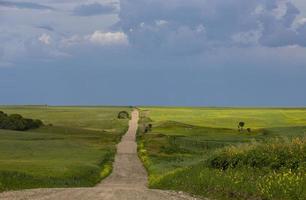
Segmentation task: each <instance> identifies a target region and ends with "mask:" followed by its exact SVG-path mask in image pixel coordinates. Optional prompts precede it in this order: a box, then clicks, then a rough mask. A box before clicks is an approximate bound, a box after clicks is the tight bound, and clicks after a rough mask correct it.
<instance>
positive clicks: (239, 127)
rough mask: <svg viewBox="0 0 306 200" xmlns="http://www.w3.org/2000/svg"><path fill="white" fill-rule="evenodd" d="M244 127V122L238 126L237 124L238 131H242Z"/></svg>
mask: <svg viewBox="0 0 306 200" xmlns="http://www.w3.org/2000/svg"><path fill="white" fill-rule="evenodd" d="M244 125H245V123H244V122H239V124H238V129H239V131H243V127H244Z"/></svg>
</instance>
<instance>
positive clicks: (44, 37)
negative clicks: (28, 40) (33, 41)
mask: <svg viewBox="0 0 306 200" xmlns="http://www.w3.org/2000/svg"><path fill="white" fill-rule="evenodd" d="M38 40H39V41H40V42H41V43H43V44H46V45H49V44H51V36H50V35H48V34H46V33H44V34H42V35H41V36H40V37H39V38H38Z"/></svg>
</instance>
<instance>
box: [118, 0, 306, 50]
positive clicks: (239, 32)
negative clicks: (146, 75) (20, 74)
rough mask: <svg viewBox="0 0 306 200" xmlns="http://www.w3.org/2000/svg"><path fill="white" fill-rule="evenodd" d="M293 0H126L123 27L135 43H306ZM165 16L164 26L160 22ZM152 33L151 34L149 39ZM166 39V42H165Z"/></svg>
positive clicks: (215, 45) (210, 45)
mask: <svg viewBox="0 0 306 200" xmlns="http://www.w3.org/2000/svg"><path fill="white" fill-rule="evenodd" d="M299 14H300V11H299V10H298V8H297V7H296V6H295V5H294V4H293V3H292V2H291V1H289V0H249V1H245V0H227V1H224V0H215V1H203V0H192V1H184V0H170V1H163V0H155V1H151V0H122V1H121V11H120V15H119V16H120V26H121V27H122V28H123V30H124V31H125V32H126V33H127V34H128V35H129V37H130V38H131V41H132V42H134V44H135V45H137V46H145V47H151V46H153V47H154V48H155V47H156V46H158V47H164V46H167V47H169V46H171V45H173V44H177V45H174V46H175V47H174V48H171V50H173V49H177V47H180V46H182V45H183V46H187V47H186V48H190V47H188V44H184V43H183V44H181V42H182V41H188V43H189V44H191V45H190V46H192V47H194V50H196V49H199V46H201V47H202V49H207V48H208V47H212V48H215V47H220V46H222V47H226V46H239V45H244V46H246V45H262V46H267V47H282V46H290V45H299V46H306V44H305V41H306V40H305V36H306V31H305V30H306V28H305V27H306V23H305V21H303V20H300V23H297V16H298V15H299ZM159 21H163V22H164V23H163V24H162V25H161V24H160V23H158V22H159ZM146 38H150V39H146ZM167 44H168V45H167Z"/></svg>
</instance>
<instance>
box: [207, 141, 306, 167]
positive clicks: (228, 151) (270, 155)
mask: <svg viewBox="0 0 306 200" xmlns="http://www.w3.org/2000/svg"><path fill="white" fill-rule="evenodd" d="M305 152H306V137H304V138H295V139H291V140H289V139H285V138H283V139H273V140H268V141H266V142H263V143H253V144H245V145H240V146H231V147H226V148H224V149H222V150H220V151H219V152H217V153H216V154H215V155H214V156H212V157H211V158H210V159H209V160H208V161H207V162H208V165H209V166H210V167H211V168H216V169H222V170H226V169H228V168H236V167H251V168H268V169H272V170H281V169H290V170H297V169H298V168H304V167H306V162H305V160H306V154H305Z"/></svg>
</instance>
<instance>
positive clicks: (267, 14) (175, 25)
mask: <svg viewBox="0 0 306 200" xmlns="http://www.w3.org/2000/svg"><path fill="white" fill-rule="evenodd" d="M305 86H306V1H305V0H248V1H245V0H213V1H212V0H167V1H165V0H25V1H23V0H0V104H50V105H165V106H166V105H167V106H306V89H305Z"/></svg>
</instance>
